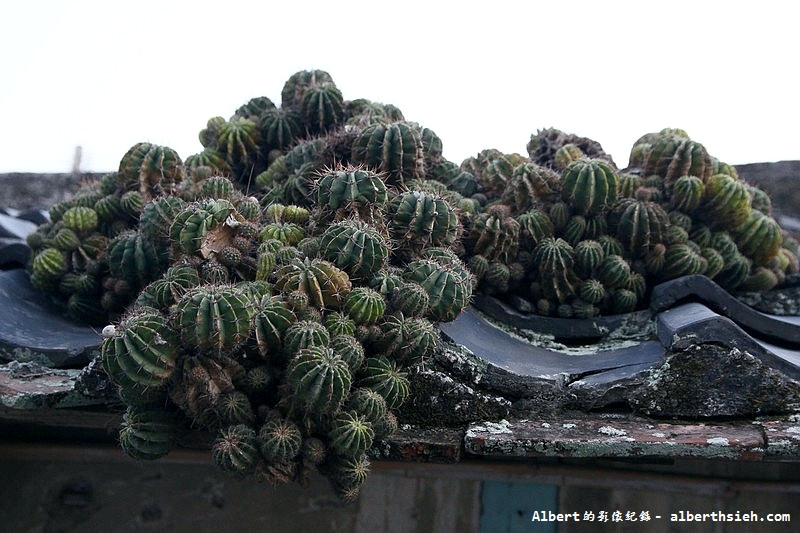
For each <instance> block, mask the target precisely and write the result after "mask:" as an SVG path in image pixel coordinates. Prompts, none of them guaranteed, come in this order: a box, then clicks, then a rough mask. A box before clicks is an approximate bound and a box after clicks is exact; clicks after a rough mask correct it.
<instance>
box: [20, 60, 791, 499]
mask: <svg viewBox="0 0 800 533" xmlns="http://www.w3.org/2000/svg"><path fill="white" fill-rule="evenodd" d="M199 138H200V141H201V144H202V145H203V147H204V148H203V150H202V151H201V152H199V153H198V154H195V155H191V156H189V157H187V158H186V160H185V163H183V162H182V161H181V159H180V158H179V157H178V156H177V154H175V153H174V151H172V150H171V149H169V148H166V147H159V146H154V145H151V144H148V143H140V144H138V145H136V146H134V147H132V148H131V150H129V151H128V153H126V154H125V155H124V157H123V158H122V161H121V163H120V168H119V170H118V172H116V173H114V174H110V175H108V176H106V177H104V178H103V179H101V180H100V181H98V182H95V183H87V184H85V185H83V186H82V187H81V189H80V190H79V191H78V193H77V194H76V195H75V196H74V197H73V198H72V199H70V200H68V201H66V202H63V203H60V204H57V205H56V206H53V208H52V209H51V210H50V215H51V221H50V222H49V223H47V224H44V225H42V226H40V227H39V229H38V230H37V231H36V232H35V233H33V234H32V235H31V236H30V238H29V243H30V245H31V248H32V249H33V252H34V253H33V256H32V262H31V266H30V270H31V280H32V282H33V284H34V285H35V286H36V287H38V288H40V289H41V290H43V291H45V292H47V293H48V294H50V295H51V296H52V297H53V298H54V300H56V301H57V302H58V303H60V304H61V305H62V306H63V307H64V308H65V310H66V311H67V312H68V313H69V314H70V315H71V316H73V317H74V318H76V319H78V320H81V321H85V322H90V323H93V324H103V323H108V322H113V323H114V326H113V327H109V328H107V329H106V330H104V332H105V333H106V336H107V339H106V340H105V342H104V344H103V349H102V359H103V364H104V367H105V369H106V372H107V373H108V375H109V376H110V378H111V379H112V380H113V381H114V383H115V384H116V385H117V386H118V389H119V394H120V397H121V399H122V400H123V401H124V402H125V403H126V404H127V405H128V406H129V407H128V412H127V413H126V415H125V418H124V423H123V426H122V428H121V431H120V443H121V445H122V447H123V449H124V450H125V451H126V452H127V453H129V454H130V455H132V456H133V457H137V458H143V459H153V458H156V457H159V456H161V455H163V454H165V453H167V452H168V451H169V449H170V446H171V445H172V443H173V442H174V441H175V436H176V434H177V432H178V430H179V429H180V428H181V426H182V425H183V426H185V427H189V426H191V427H195V428H199V429H204V430H208V431H213V432H215V433H216V437H217V438H216V440H215V442H214V445H213V449H212V456H213V458H214V461H215V462H216V463H217V464H218V465H219V466H220V467H221V468H222V469H224V470H226V471H229V472H231V473H234V474H236V475H240V476H246V477H252V478H256V479H261V480H267V481H270V482H272V483H275V484H277V483H283V482H288V481H298V482H301V483H302V482H304V481H305V480H307V478H308V475H309V473H310V472H312V471H314V470H317V471H319V472H322V473H323V474H325V475H327V476H328V477H329V478H330V480H331V483H332V486H333V487H334V489H335V490H336V492H337V493H338V494H339V495H340V496H342V497H343V498H345V499H352V498H355V497H357V495H358V490H359V487H360V486H361V484H362V483H363V482H364V479H365V477H366V474H367V473H368V471H369V460H368V458H367V455H366V452H367V451H368V450H369V448H370V447H371V446H372V445H373V443H375V442H376V441H377V440H380V439H384V438H386V437H387V436H388V435H390V434H391V433H392V432H393V431H394V429H395V428H396V427H397V419H396V416H395V414H394V413H393V411H394V410H396V409H397V408H398V407H399V406H400V405H401V404H402V403H403V402H404V401H405V400H406V398H407V397H408V396H409V394H411V392H412V391H410V385H409V380H408V377H407V374H406V369H407V368H408V367H409V366H410V365H415V364H419V363H420V362H423V361H424V360H425V359H426V358H428V357H430V355H431V354H432V353H433V352H434V350H436V348H437V345H438V344H439V333H438V330H437V328H436V325H435V324H436V323H437V322H440V321H449V320H453V319H454V318H456V317H457V316H458V314H459V313H460V312H461V310H462V309H464V308H465V307H466V306H467V305H468V304H469V302H470V298H471V297H472V294H473V291H475V290H482V291H485V292H488V293H491V294H496V295H499V296H502V295H503V294H506V293H513V294H517V295H521V296H524V297H527V298H528V299H530V300H531V301H532V302H535V309H536V311H537V312H538V313H541V314H545V315H558V316H563V317H590V316H594V315H597V314H598V313H618V312H626V311H630V310H632V309H635V308H637V307H639V306H642V305H644V304H645V302H646V297H647V290H648V287H649V286H650V285H651V283H653V282H656V281H660V280H663V279H668V278H670V277H675V276H678V275H683V274H686V273H705V274H707V275H709V276H710V277H712V278H714V279H715V280H717V281H718V282H719V283H720V284H722V285H723V286H724V287H726V288H728V289H731V290H733V289H736V288H747V289H751V290H757V289H764V288H770V287H771V286H773V285H774V284H776V283H778V282H779V281H780V280H781V279H782V277H783V276H785V275H786V273H790V272H796V271H797V269H798V265H797V255H796V251H797V249H796V243H794V242H793V241H791V240H790V239H785V238H784V234H783V232H782V231H781V229H780V228H779V227H778V225H777V223H776V222H775V221H774V220H773V219H772V218H771V216H770V213H769V209H770V206H769V200H768V198H766V197H765V195H763V194H759V193H760V191H758V190H757V189H755V188H753V187H751V186H749V185H747V184H744V183H743V182H741V181H740V180H739V179H738V177H737V176H736V175H735V171H733V169H732V167H729V166H727V165H724V164H722V163H720V162H719V161H717V160H715V159H714V158H711V157H710V156H708V155H707V154H706V153H705V149H704V148H703V147H702V145H700V144H699V143H696V142H694V141H690V140H689V138H688V136H687V135H686V134H685V132H681V131H680V130H665V131H663V132H660V133H657V134H651V135H647V136H644V137H642V138H641V139H640V140H639V141H637V144H636V145H635V146H634V148H633V151H632V154H631V165H630V166H629V168H627V169H625V170H623V171H620V170H619V169H617V167H616V166H615V165H614V163H613V161H612V160H611V158H610V157H608V156H607V154H605V153H604V152H603V150H602V148H601V147H600V145H599V144H598V143H596V142H595V141H592V140H590V139H586V138H581V137H577V136H574V135H567V134H564V133H562V132H559V131H558V130H553V129H550V130H543V131H540V132H539V133H537V134H536V135H534V136H532V138H531V142H530V143H529V144H528V152H529V154H528V157H525V156H522V155H520V154H503V153H501V152H499V151H497V150H491V149H490V150H484V151H482V152H480V153H479V154H477V156H475V157H471V158H468V159H466V160H465V161H464V162H463V163H461V164H460V165H458V164H456V163H453V162H451V161H448V160H447V159H445V158H444V157H443V155H442V141H441V139H440V138H439V137H438V136H436V134H435V133H434V132H433V131H431V130H430V129H428V128H425V127H423V126H421V125H419V124H418V123H415V122H410V121H407V120H405V117H404V116H403V115H402V113H401V112H400V110H399V109H397V108H396V107H394V106H392V105H389V104H380V103H377V102H372V101H369V100H365V99H357V100H351V101H348V100H344V99H343V97H342V94H341V92H340V91H339V90H338V88H337V87H336V85H335V84H334V82H333V79H332V78H331V76H330V75H329V74H328V73H327V72H324V71H321V70H313V71H301V72H298V73H296V74H294V75H293V76H291V77H290V78H289V80H288V81H287V82H286V84H285V85H284V87H283V91H282V92H281V105H280V107H278V106H276V105H275V104H274V103H273V102H272V101H271V100H270V99H269V98H267V97H257V98H253V99H252V100H250V101H248V102H246V103H245V104H244V105H242V106H241V107H240V108H238V109H237V110H236V111H235V112H234V114H233V115H232V116H231V118H230V119H228V120H226V119H224V118H222V117H213V118H211V119H209V120H208V122H207V123H206V126H205V128H204V129H203V130H202V131H201V132H200V134H199ZM248 191H249V192H248Z"/></svg>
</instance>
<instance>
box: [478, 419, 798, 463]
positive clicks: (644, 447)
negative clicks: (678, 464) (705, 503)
mask: <svg viewBox="0 0 800 533" xmlns="http://www.w3.org/2000/svg"><path fill="white" fill-rule="evenodd" d="M464 445H465V450H466V452H467V453H469V454H474V455H479V456H481V457H492V458H509V457H524V458H530V459H533V458H548V457H549V458H566V457H571V458H601V457H602V458H626V459H631V458H640V459H646V458H649V459H653V458H668V459H675V458H692V457H694V458H704V459H725V460H734V461H765V460H791V461H798V460H800V416H798V415H793V416H790V417H786V418H782V419H777V420H764V421H759V420H757V421H753V422H745V423H742V422H737V423H734V422H731V423H708V424H703V423H696V422H683V423H682V422H654V421H653V420H649V419H644V418H637V417H630V416H624V417H621V416H614V417H611V416H598V417H591V418H590V417H585V416H581V417H574V418H569V417H567V418H560V419H557V420H556V419H553V420H535V421H533V420H524V419H523V420H514V421H508V420H501V421H500V422H483V423H475V424H472V425H470V427H469V428H468V429H467V432H466V436H465V438H464Z"/></svg>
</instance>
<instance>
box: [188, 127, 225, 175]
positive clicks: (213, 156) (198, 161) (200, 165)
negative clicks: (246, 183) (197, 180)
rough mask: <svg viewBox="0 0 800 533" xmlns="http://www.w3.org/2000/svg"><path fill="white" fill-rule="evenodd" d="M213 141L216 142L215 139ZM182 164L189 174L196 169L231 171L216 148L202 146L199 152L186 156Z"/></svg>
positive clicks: (203, 170)
mask: <svg viewBox="0 0 800 533" xmlns="http://www.w3.org/2000/svg"><path fill="white" fill-rule="evenodd" d="M220 118H222V117H220ZM214 142H215V143H216V141H214ZM184 166H185V167H186V171H187V173H188V174H189V176H192V175H195V174H197V172H198V171H202V172H212V173H215V174H230V173H231V168H230V167H229V166H228V163H226V162H225V158H224V157H222V155H220V153H219V152H217V149H216V148H211V147H208V148H203V150H201V151H200V152H197V153H196V154H192V155H190V156H188V157H187V158H186V161H185V163H184ZM184 181H185V180H184Z"/></svg>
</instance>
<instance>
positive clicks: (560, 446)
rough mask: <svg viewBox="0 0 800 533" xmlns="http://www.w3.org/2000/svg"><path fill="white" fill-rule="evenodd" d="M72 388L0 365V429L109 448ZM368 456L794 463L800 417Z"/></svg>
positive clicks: (110, 418)
mask: <svg viewBox="0 0 800 533" xmlns="http://www.w3.org/2000/svg"><path fill="white" fill-rule="evenodd" d="M75 381H76V371H73V370H64V369H51V368H46V367H37V366H36V365H32V364H21V363H17V362H12V363H9V364H7V365H3V366H0V399H2V404H1V405H0V428H3V429H5V430H7V431H8V430H9V429H10V430H11V431H13V434H15V435H16V436H21V437H24V436H26V434H28V436H30V435H31V434H35V435H44V436H45V437H51V436H56V435H57V436H58V438H59V439H68V440H69V439H72V440H79V441H80V440H82V439H87V438H88V439H89V440H98V439H100V440H105V441H107V442H113V441H114V440H115V439H116V431H117V428H118V427H119V423H120V421H121V413H120V412H114V411H113V410H112V411H109V410H108V407H107V404H106V403H105V402H104V401H102V400H99V399H91V398H86V397H85V396H82V395H80V394H78V393H77V392H76V391H75ZM87 409H88V410H87ZM430 422H431V423H435V422H436V421H435V420H431V421H430ZM48 430H49V433H48ZM103 436H104V437H103ZM212 440H213V435H210V434H208V433H203V432H194V431H188V430H187V432H186V434H185V436H184V437H182V438H181V439H180V444H181V446H183V447H185V448H188V449H208V448H209V447H210V443H211V441H212ZM371 455H372V457H373V458H374V459H376V460H386V461H405V462H430V463H458V462H461V461H464V460H466V459H468V458H470V457H473V458H485V459H519V458H526V459H527V460H532V461H536V460H546V459H610V458H611V459H613V458H616V459H626V460H644V461H645V462H646V461H648V460H653V459H664V460H674V459H691V458H695V459H709V460H728V461H790V462H800V413H799V414H794V415H790V416H784V417H764V418H757V419H755V420H752V421H751V420H744V421H741V420H740V421H730V422H720V421H716V422H708V423H701V422H697V421H655V420H652V419H647V418H642V417H639V416H635V415H627V414H626V415H614V414H597V413H593V414H592V413H575V412H573V413H567V414H562V415H561V416H559V417H552V418H546V419H539V420H530V419H511V420H508V419H502V420H500V421H483V422H475V423H472V424H468V425H467V424H464V425H463V426H460V427H453V428H432V427H425V426H420V425H409V424H403V425H401V428H400V429H399V430H398V431H397V432H396V433H395V434H394V435H392V436H391V438H389V439H386V440H384V441H381V442H379V443H376V444H375V446H374V447H373V449H372V450H371Z"/></svg>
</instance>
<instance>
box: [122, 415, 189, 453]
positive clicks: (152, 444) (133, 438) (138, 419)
mask: <svg viewBox="0 0 800 533" xmlns="http://www.w3.org/2000/svg"><path fill="white" fill-rule="evenodd" d="M176 429H177V422H176V420H175V416H174V414H173V413H170V412H168V411H163V410H161V409H145V408H141V407H133V406H129V407H128V409H127V411H126V412H125V414H124V415H123V417H122V426H121V427H120V430H119V444H120V446H121V447H122V449H123V450H125V453H127V454H128V455H129V456H130V457H133V458H134V459H144V460H153V459H158V458H159V457H163V456H164V455H166V454H167V453H169V451H170V449H171V448H172V446H173V444H174V442H175V437H176Z"/></svg>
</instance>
